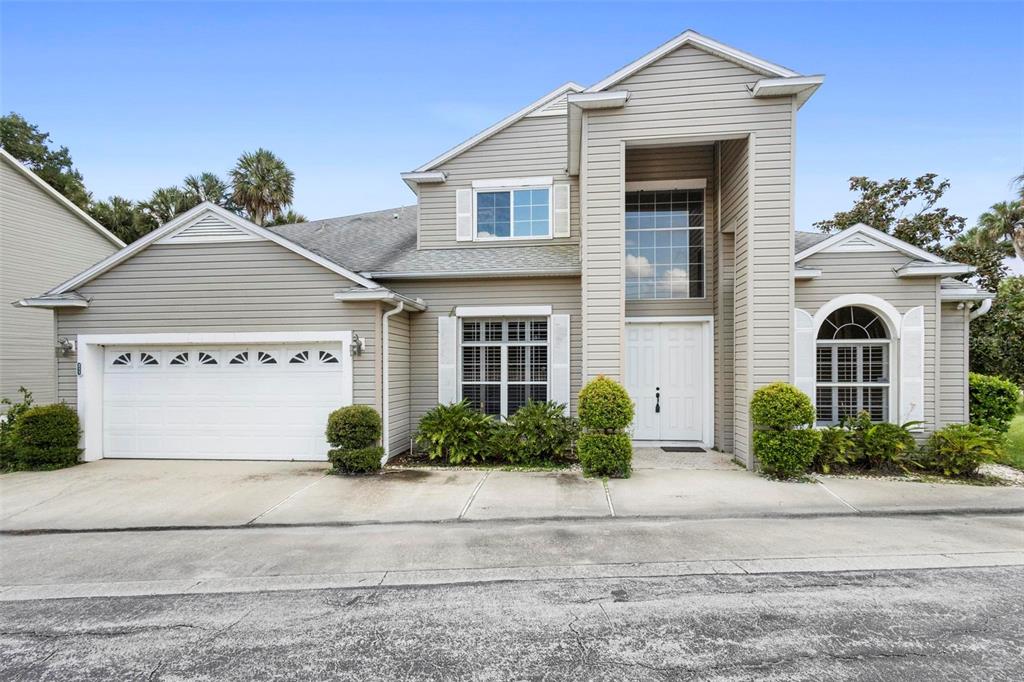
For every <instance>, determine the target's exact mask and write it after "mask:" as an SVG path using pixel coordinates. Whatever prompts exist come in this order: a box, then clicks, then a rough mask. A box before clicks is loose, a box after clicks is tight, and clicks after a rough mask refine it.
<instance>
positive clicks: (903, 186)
mask: <svg viewBox="0 0 1024 682" xmlns="http://www.w3.org/2000/svg"><path fill="white" fill-rule="evenodd" d="M937 178H938V175H937V174H935V173H926V174H924V175H922V176H921V177H919V178H917V179H916V180H910V179H908V178H892V179H890V180H886V181H885V182H878V181H875V180H872V179H870V178H866V177H863V176H860V177H852V178H850V190H851V191H853V192H857V193H858V197H857V198H856V200H855V201H854V204H853V208H851V209H850V210H849V211H840V212H839V213H836V214H835V215H834V216H833V217H832V218H830V219H829V220H822V221H820V222H817V223H814V226H815V227H817V228H818V229H820V230H821V231H822V232H826V233H829V232H837V231H839V230H845V229H846V228H848V227H852V226H854V225H856V224H857V223H864V224H866V225H869V226H871V227H873V228H875V229H876V230H881V231H882V232H886V233H888V234H891V235H893V236H894V237H897V238H899V239H902V240H903V241H905V242H909V243H911V244H914V245H915V246H918V247H920V248H922V249H925V250H927V251H931V252H932V253H935V254H939V255H942V254H943V250H944V247H943V244H944V243H947V242H949V241H951V240H953V239H956V238H957V237H958V236H959V235H960V234H961V233H962V232H963V231H964V227H965V225H966V224H967V220H966V219H965V218H963V217H961V216H958V215H955V214H953V213H951V212H950V211H949V209H947V208H941V207H938V206H937V204H938V203H939V200H940V199H942V195H943V194H945V193H946V190H947V189H949V180H942V181H937V180H936V179H937Z"/></svg>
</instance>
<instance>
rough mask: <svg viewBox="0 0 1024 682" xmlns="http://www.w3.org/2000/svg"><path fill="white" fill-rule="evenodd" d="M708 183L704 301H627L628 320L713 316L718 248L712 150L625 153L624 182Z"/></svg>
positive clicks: (649, 149) (644, 149) (661, 149)
mask: <svg viewBox="0 0 1024 682" xmlns="http://www.w3.org/2000/svg"><path fill="white" fill-rule="evenodd" d="M697 178H703V179H705V180H707V188H706V189H705V191H704V258H705V263H704V297H703V298H692V299H679V300H664V301H626V316H627V317H646V316H658V315H714V314H715V306H714V293H715V290H716V284H717V281H716V276H715V275H716V273H715V267H714V265H715V262H714V254H715V252H716V250H717V248H718V246H717V244H716V239H715V237H716V234H717V230H715V225H716V220H717V216H716V215H715V204H716V201H715V197H716V192H717V190H716V187H715V148H714V147H713V146H711V147H709V146H702V147H641V148H636V149H627V150H626V182H645V181H661V180H692V179H697Z"/></svg>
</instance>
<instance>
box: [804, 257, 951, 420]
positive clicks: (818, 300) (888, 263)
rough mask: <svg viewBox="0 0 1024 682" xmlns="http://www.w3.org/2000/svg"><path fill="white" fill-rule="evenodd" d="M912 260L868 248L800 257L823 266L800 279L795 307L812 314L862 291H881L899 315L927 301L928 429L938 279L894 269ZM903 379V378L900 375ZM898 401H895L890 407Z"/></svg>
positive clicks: (932, 403)
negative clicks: (899, 273) (816, 274)
mask: <svg viewBox="0 0 1024 682" xmlns="http://www.w3.org/2000/svg"><path fill="white" fill-rule="evenodd" d="M908 260H909V258H908V257H907V256H905V255H904V254H902V253H899V252H896V251H883V252H864V253H841V254H828V253H819V254H816V255H814V256H811V257H810V258H806V259H804V260H802V261H801V262H800V265H801V266H802V267H807V268H820V269H821V270H822V274H821V276H820V277H817V278H815V279H812V280H802V281H798V282H796V307H798V308H801V309H803V310H806V311H807V312H808V313H810V314H811V315H813V314H814V313H815V312H817V310H818V308H820V307H821V306H822V305H824V304H825V303H827V302H829V301H831V300H832V299H833V298H836V297H837V296H843V295H846V294H853V293H860V294H871V295H873V296H878V297H879V298H882V299H884V300H886V301H888V302H889V303H890V304H892V305H893V306H894V307H895V308H896V309H897V310H898V311H899V312H900V314H901V315H902V314H905V313H906V312H907V311H908V310H910V309H911V308H916V307H917V306H924V325H925V350H924V368H925V373H924V420H925V423H926V425H927V426H928V430H931V428H933V427H934V425H935V415H936V413H935V395H936V391H935V360H936V356H935V348H936V339H937V336H936V332H937V317H936V305H935V303H936V281H935V279H934V278H931V277H920V278H904V279H901V278H899V277H897V276H896V274H895V273H894V272H893V269H894V268H898V267H900V266H902V265H904V264H906V262H907V261H908ZM894 379H895V380H898V378H895V377H894ZM893 408H895V406H893V405H890V410H892V409H893Z"/></svg>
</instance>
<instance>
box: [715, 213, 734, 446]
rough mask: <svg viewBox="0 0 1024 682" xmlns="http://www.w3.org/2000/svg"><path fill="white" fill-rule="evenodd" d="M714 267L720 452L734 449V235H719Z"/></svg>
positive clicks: (718, 442) (716, 435) (717, 438)
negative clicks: (716, 280) (715, 280)
mask: <svg viewBox="0 0 1024 682" xmlns="http://www.w3.org/2000/svg"><path fill="white" fill-rule="evenodd" d="M718 244H719V249H718V257H717V259H716V260H717V266H718V267H717V270H718V282H719V291H718V293H717V296H716V299H715V301H716V309H715V354H716V355H715V447H716V448H717V449H718V450H721V451H722V452H732V451H733V428H734V426H735V422H734V418H733V417H734V415H733V410H734V405H735V404H736V397H735V395H733V391H734V390H735V387H734V383H733V371H734V370H733V362H734V357H735V352H734V348H733V344H734V343H735V335H734V333H733V317H734V316H733V310H734V308H735V302H734V300H733V296H734V292H733V281H734V279H735V274H736V273H735V253H734V249H735V235H734V234H732V233H730V232H723V233H721V234H720V235H719V238H718Z"/></svg>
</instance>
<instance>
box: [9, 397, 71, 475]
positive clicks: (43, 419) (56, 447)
mask: <svg viewBox="0 0 1024 682" xmlns="http://www.w3.org/2000/svg"><path fill="white" fill-rule="evenodd" d="M80 435H81V430H80V429H79V424H78V415H77V414H76V413H75V411H74V410H72V409H71V408H70V407H68V406H67V405H65V404H64V403H59V404H56V405H41V406H39V407H32V408H29V409H28V410H26V411H25V412H23V413H22V414H21V415H19V416H18V421H17V422H16V423H15V425H14V430H13V433H12V440H13V442H14V460H15V467H16V468H18V469H32V470H47V469H62V468H64V467H69V466H73V465H75V464H77V463H78V456H79V455H80V454H81V453H82V450H81V448H79V447H78V438H79V436H80Z"/></svg>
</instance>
